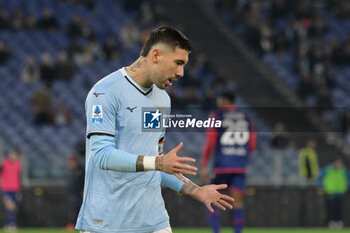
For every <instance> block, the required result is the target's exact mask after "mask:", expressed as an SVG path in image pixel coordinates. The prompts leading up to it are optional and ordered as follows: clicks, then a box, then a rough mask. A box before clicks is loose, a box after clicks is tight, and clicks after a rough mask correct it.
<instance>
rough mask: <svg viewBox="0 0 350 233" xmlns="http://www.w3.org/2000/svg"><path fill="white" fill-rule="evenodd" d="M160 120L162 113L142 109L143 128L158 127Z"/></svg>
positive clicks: (159, 126)
mask: <svg viewBox="0 0 350 233" xmlns="http://www.w3.org/2000/svg"><path fill="white" fill-rule="evenodd" d="M161 122H162V113H161V112H159V109H157V110H149V111H143V128H144V129H160V128H161Z"/></svg>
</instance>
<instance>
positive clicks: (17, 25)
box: [11, 8, 24, 30]
mask: <svg viewBox="0 0 350 233" xmlns="http://www.w3.org/2000/svg"><path fill="white" fill-rule="evenodd" d="M11 28H12V29H14V30H20V29H23V28H24V18H23V10H22V9H21V8H17V9H16V10H15V11H14V13H13V15H12V17H11Z"/></svg>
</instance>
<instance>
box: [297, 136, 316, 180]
mask: <svg viewBox="0 0 350 233" xmlns="http://www.w3.org/2000/svg"><path fill="white" fill-rule="evenodd" d="M315 148H316V141H315V140H314V139H309V140H308V141H307V143H306V146H305V147H304V148H302V149H301V150H300V151H299V171H300V176H301V177H302V178H304V179H306V180H309V181H311V180H313V179H315V178H317V175H318V170H319V166H318V156H317V153H316V151H315Z"/></svg>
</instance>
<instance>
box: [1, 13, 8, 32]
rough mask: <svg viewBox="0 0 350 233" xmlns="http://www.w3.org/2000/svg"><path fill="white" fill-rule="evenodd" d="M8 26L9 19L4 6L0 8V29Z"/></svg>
mask: <svg viewBox="0 0 350 233" xmlns="http://www.w3.org/2000/svg"><path fill="white" fill-rule="evenodd" d="M9 28H10V20H9V16H8V11H7V10H6V9H5V8H0V30H2V29H9Z"/></svg>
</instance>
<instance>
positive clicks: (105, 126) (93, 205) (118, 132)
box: [76, 68, 170, 233]
mask: <svg viewBox="0 0 350 233" xmlns="http://www.w3.org/2000/svg"><path fill="white" fill-rule="evenodd" d="M145 107H146V108H150V107H152V108H156V107H157V108H159V109H162V108H163V107H167V108H170V98H169V96H168V94H167V93H166V92H165V91H164V90H161V89H159V88H157V87H156V86H155V85H153V86H152V88H149V89H145V88H143V87H141V86H140V85H138V84H137V83H136V82H135V81H134V80H133V79H132V78H131V77H130V76H129V74H128V73H127V72H126V70H125V69H124V68H122V69H120V70H118V71H116V72H114V73H112V74H110V75H108V76H106V77H105V78H103V79H101V80H100V81H99V82H98V83H96V84H95V86H94V87H93V88H92V89H91V91H90V92H89V94H88V96H87V99H86V103H85V108H86V117H87V139H86V176H85V188H84V201H83V204H82V207H81V209H80V213H79V216H78V220H77V224H76V229H79V230H86V231H91V232H98V233H103V232H132V233H138V232H140V233H141V232H151V231H155V230H159V229H162V228H165V227H168V226H170V225H169V217H168V214H167V212H166V209H165V206H164V201H163V198H162V195H161V186H160V183H161V177H162V174H161V172H159V171H146V172H120V171H113V170H103V169H101V168H100V167H99V166H98V165H97V163H96V162H95V161H94V153H93V152H92V151H91V143H92V142H91V139H92V137H94V136H95V135H99V134H102V135H108V136H112V137H114V138H115V147H116V148H117V149H119V150H121V151H125V152H128V153H130V154H136V155H145V156H148V155H149V156H155V155H158V141H159V139H160V138H162V137H163V136H164V132H161V131H157V130H150V131H143V130H142V128H143V117H144V114H143V111H142V108H145Z"/></svg>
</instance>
